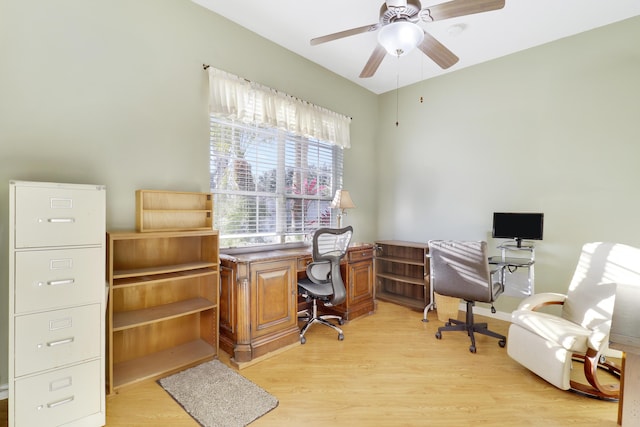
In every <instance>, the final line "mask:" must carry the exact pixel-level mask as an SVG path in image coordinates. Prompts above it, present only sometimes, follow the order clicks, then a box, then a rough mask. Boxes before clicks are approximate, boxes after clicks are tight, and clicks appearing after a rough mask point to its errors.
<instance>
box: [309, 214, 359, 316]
mask: <svg viewBox="0 0 640 427" xmlns="http://www.w3.org/2000/svg"><path fill="white" fill-rule="evenodd" d="M352 235H353V227H351V226H348V227H344V228H320V229H318V230H317V231H316V232H315V233H314V234H313V252H312V256H313V263H312V264H310V265H309V267H308V268H307V275H308V276H309V278H310V279H311V280H312V281H316V280H318V279H320V280H322V281H324V282H327V281H331V284H332V285H333V296H332V297H331V304H333V305H338V304H342V303H343V302H344V300H345V299H346V296H347V291H346V288H345V286H344V282H343V280H342V274H341V273H340V260H341V259H342V258H343V257H344V256H345V254H346V253H347V249H348V248H349V242H350V241H351V236H352Z"/></svg>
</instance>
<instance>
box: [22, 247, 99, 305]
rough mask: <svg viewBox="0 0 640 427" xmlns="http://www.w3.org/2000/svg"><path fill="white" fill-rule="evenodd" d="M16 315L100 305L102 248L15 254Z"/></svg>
mask: <svg viewBox="0 0 640 427" xmlns="http://www.w3.org/2000/svg"><path fill="white" fill-rule="evenodd" d="M15 263H16V264H15V266H16V269H15V271H16V273H15V274H16V276H15V284H14V286H15V309H16V313H25V312H29V311H36V310H47V309H55V308H58V307H63V306H71V305H78V304H87V303H92V302H97V301H100V299H101V298H102V292H104V279H103V278H104V268H105V262H104V252H103V250H102V248H86V249H61V250H49V251H25V252H16V254H15Z"/></svg>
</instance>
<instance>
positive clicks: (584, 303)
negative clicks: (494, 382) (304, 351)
mask: <svg viewBox="0 0 640 427" xmlns="http://www.w3.org/2000/svg"><path fill="white" fill-rule="evenodd" d="M616 283H628V284H632V285H635V286H638V291H639V292H640V249H637V248H634V247H631V246H627V245H623V244H615V243H588V244H586V245H584V246H583V247H582V252H581V255H580V259H579V261H578V266H577V267H576V270H575V272H574V275H573V279H572V280H571V284H570V286H569V289H568V291H567V294H566V295H564V294H558V293H541V294H535V295H532V296H530V297H528V298H526V299H524V300H523V301H522V303H521V304H520V305H519V306H518V309H517V310H515V311H514V312H513V313H512V315H511V322H512V324H511V326H510V327H509V334H508V340H507V343H508V344H507V352H508V354H509V356H510V357H511V358H513V359H514V360H516V361H517V362H518V363H520V364H522V365H523V366H525V367H526V368H527V369H529V370H531V371H532V372H534V373H535V374H537V375H538V376H540V377H542V378H543V379H545V380H546V381H548V382H549V383H551V384H553V385H554V386H556V387H558V388H560V389H562V390H568V389H573V390H576V391H578V392H582V393H585V394H588V395H592V396H596V397H600V398H606V399H617V398H618V396H619V384H618V383H617V382H615V383H613V384H601V383H600V381H599V380H598V377H597V375H596V371H597V369H598V365H600V366H601V367H604V368H606V369H608V370H609V371H610V372H612V373H614V374H617V375H619V373H620V368H619V367H618V366H616V365H615V364H613V363H610V362H608V361H606V358H605V356H617V357H620V353H619V352H616V351H614V350H610V349H609V329H610V327H611V316H612V313H613V309H614V302H615V291H616ZM554 304H561V305H562V311H561V314H560V315H559V316H558V315H555V314H551V313H548V312H542V311H538V310H539V309H540V308H542V307H544V306H548V305H554ZM572 359H579V360H583V361H584V374H585V378H586V379H587V381H588V383H589V384H583V383H580V382H578V381H575V380H571V367H572Z"/></svg>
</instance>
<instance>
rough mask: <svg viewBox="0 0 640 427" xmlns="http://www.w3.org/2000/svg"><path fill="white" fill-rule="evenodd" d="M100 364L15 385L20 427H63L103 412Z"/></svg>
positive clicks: (68, 369)
mask: <svg viewBox="0 0 640 427" xmlns="http://www.w3.org/2000/svg"><path fill="white" fill-rule="evenodd" d="M100 378H102V373H101V372H100V361H99V360H95V361H91V362H87V363H83V364H81V365H77V366H72V367H69V368H65V369H59V370H56V371H52V372H47V373H45V374H42V375H38V376H35V377H30V378H24V379H20V380H17V381H16V382H15V396H16V399H15V408H16V411H15V425H16V426H54V425H55V426H59V425H62V424H67V423H69V422H72V421H74V420H78V419H80V418H82V417H86V416H87V415H88V414H95V413H97V412H100V410H101V405H100V399H101V398H100V390H101V388H102V386H101V384H100Z"/></svg>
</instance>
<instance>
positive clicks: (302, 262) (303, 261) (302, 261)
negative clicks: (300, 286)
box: [297, 256, 313, 271]
mask: <svg viewBox="0 0 640 427" xmlns="http://www.w3.org/2000/svg"><path fill="white" fill-rule="evenodd" d="M311 261H313V260H312V259H311V257H310V256H309V257H304V258H298V267H297V268H298V271H307V266H308V265H309V264H311Z"/></svg>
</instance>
